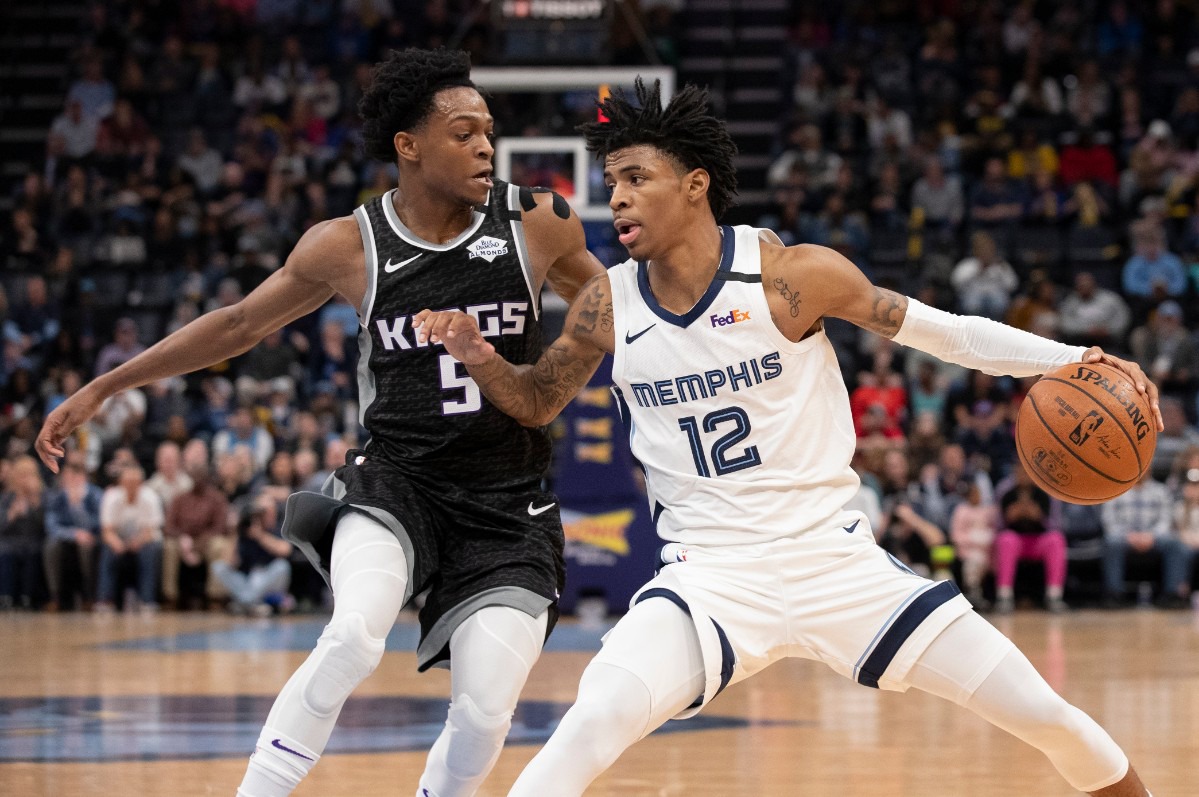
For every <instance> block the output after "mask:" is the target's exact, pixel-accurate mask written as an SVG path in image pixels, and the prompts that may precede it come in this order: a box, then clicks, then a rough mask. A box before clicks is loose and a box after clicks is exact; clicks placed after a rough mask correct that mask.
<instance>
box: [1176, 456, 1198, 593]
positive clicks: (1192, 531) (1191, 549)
mask: <svg viewBox="0 0 1199 797" xmlns="http://www.w3.org/2000/svg"><path fill="white" fill-rule="evenodd" d="M1174 531H1175V533H1176V534H1177V535H1178V540H1179V542H1181V543H1182V547H1183V549H1184V554H1185V557H1186V560H1187V563H1186V583H1185V585H1184V586H1183V587H1182V588H1180V589H1179V593H1178V594H1179V597H1182V598H1185V599H1187V600H1190V599H1192V593H1193V592H1194V589H1195V587H1196V583H1195V575H1194V572H1195V567H1194V563H1195V561H1196V559H1197V558H1199V468H1188V469H1187V471H1186V472H1185V473H1184V474H1183V478H1182V485H1181V489H1180V491H1179V496H1178V498H1176V499H1175V501H1174Z"/></svg>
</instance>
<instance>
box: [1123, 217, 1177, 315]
mask: <svg viewBox="0 0 1199 797" xmlns="http://www.w3.org/2000/svg"><path fill="white" fill-rule="evenodd" d="M1132 244H1133V255H1132V257H1130V258H1129V259H1128V262H1127V263H1125V264H1124V276H1123V286H1124V293H1125V295H1126V296H1129V297H1132V298H1134V299H1139V300H1141V301H1142V302H1149V301H1161V300H1162V299H1167V298H1175V299H1177V298H1180V297H1181V296H1182V295H1183V294H1184V293H1186V289H1187V277H1186V269H1184V268H1183V266H1182V261H1181V260H1180V259H1179V258H1178V255H1176V254H1174V253H1173V252H1169V251H1167V250H1166V233H1165V231H1164V230H1162V228H1161V227H1159V226H1155V225H1151V224H1145V223H1143V222H1138V223H1137V224H1134V225H1133V232H1132Z"/></svg>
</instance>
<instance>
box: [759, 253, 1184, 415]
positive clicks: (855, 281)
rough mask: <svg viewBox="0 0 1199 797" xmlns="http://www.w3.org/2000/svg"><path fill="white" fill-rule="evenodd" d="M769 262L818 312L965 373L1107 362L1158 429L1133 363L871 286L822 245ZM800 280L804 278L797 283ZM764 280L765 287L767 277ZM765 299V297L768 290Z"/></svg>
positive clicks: (1153, 396) (1154, 400) (1146, 387)
mask: <svg viewBox="0 0 1199 797" xmlns="http://www.w3.org/2000/svg"><path fill="white" fill-rule="evenodd" d="M764 251H765V250H764ZM771 265H772V268H771V271H772V273H773V274H775V275H776V276H775V277H774V279H776V280H779V281H782V282H786V281H787V280H788V279H789V280H790V281H791V283H793V284H795V285H800V284H805V285H811V286H812V288H811V290H812V292H813V298H814V300H815V304H816V306H817V308H819V312H820V315H829V316H833V317H835V318H843V319H845V320H846V321H849V322H851V323H853V324H856V325H858V326H860V327H862V328H863V329H868V330H870V331H871V332H875V333H877V334H879V335H882V336H883V337H886V338H891V339H893V340H894V341H895V342H896V343H901V344H903V345H905V346H911V347H912V348H915V349H919V350H920V351H923V352H927V353H929V354H931V355H933V356H934V357H939V358H940V359H942V360H945V361H946V362H951V363H955V364H957V365H961V366H964V367H966V368H975V369H977V370H980V371H984V372H986V373H989V374H994V375H996V376H998V375H1008V376H1037V375H1039V374H1043V373H1045V372H1046V371H1049V370H1051V369H1053V368H1056V367H1058V366H1060V365H1068V364H1069V363H1074V362H1092V363H1093V362H1105V363H1107V364H1109V365H1111V366H1113V367H1115V368H1117V369H1119V370H1121V371H1123V372H1124V373H1125V374H1127V375H1128V377H1129V380H1130V381H1131V382H1132V384H1134V385H1136V387H1137V390H1138V391H1139V392H1141V393H1142V394H1143V395H1145V396H1146V397H1147V398H1148V399H1149V403H1150V406H1151V407H1153V412H1154V415H1155V416H1156V417H1157V423H1158V429H1159V431H1160V430H1161V429H1162V428H1163V425H1162V419H1161V411H1160V409H1159V407H1158V391H1157V386H1156V385H1154V384H1153V382H1152V381H1151V380H1150V379H1149V378H1148V377H1147V376H1145V373H1144V371H1142V370H1141V367H1140V366H1139V365H1137V364H1136V363H1134V362H1129V361H1127V360H1122V359H1120V358H1119V357H1113V356H1112V355H1110V354H1107V353H1106V352H1104V351H1103V350H1102V349H1100V348H1099V347H1098V346H1093V347H1091V348H1089V349H1084V348H1082V347H1080V346H1067V345H1065V344H1063V343H1059V342H1057V341H1054V340H1049V339H1047V338H1042V337H1040V336H1039V335H1034V334H1032V333H1031V332H1025V331H1024V330H1021V329H1016V328H1015V327H1011V326H1008V325H1007V324H1001V323H999V322H998V321H992V320H991V319H989V318H979V317H977V316H959V315H954V314H952V313H947V312H945V311H943V310H938V309H936V308H935V307H929V306H928V305H925V304H923V303H921V302H919V301H917V300H915V299H911V298H908V297H906V296H903V295H902V294H899V293H896V292H895V291H892V290H888V289H886V288H880V287H878V286H876V285H874V284H872V283H871V282H870V280H868V279H867V278H866V275H864V274H863V273H862V272H861V271H860V270H859V269H858V267H857V266H855V265H854V264H853V263H852V262H850V261H849V260H848V259H847V258H845V257H844V256H843V255H841V254H839V253H838V252H835V251H833V250H831V249H827V248H825V247H822V246H810V245H805V246H795V247H790V248H788V249H785V250H781V252H775V253H774V257H773V258H771ZM801 275H803V276H804V277H805V278H804V279H802V280H801V278H800V277H801ZM763 281H764V282H767V280H766V279H765V274H764V280H763ZM767 284H768V285H769V284H770V283H769V282H767ZM767 298H768V299H771V296H770V294H769V292H768V293H767ZM776 303H777V301H776ZM801 306H802V305H801ZM809 312H812V310H809ZM777 315H780V314H777V313H776V316H777ZM784 331H785V330H784Z"/></svg>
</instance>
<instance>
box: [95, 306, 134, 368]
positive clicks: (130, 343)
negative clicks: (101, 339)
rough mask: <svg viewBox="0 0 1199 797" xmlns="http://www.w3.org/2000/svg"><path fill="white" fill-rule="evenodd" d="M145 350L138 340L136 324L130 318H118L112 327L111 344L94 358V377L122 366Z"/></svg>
mask: <svg viewBox="0 0 1199 797" xmlns="http://www.w3.org/2000/svg"><path fill="white" fill-rule="evenodd" d="M145 350H146V347H145V346H143V345H142V343H141V341H139V340H138V328H137V322H136V321H134V320H133V319H132V318H118V319H117V323H116V325H115V326H114V327H113V342H112V343H109V344H107V345H106V346H104V348H102V349H100V353H99V355H97V357H96V372H95V373H96V376H100V375H101V374H106V373H108V372H109V371H111V370H112V369H113V368H116V367H117V366H118V365H124V364H125V363H126V362H128V361H129V360H132V359H133V358H134V357H136V356H137V355H139V354H141V353H142V352H143V351H145Z"/></svg>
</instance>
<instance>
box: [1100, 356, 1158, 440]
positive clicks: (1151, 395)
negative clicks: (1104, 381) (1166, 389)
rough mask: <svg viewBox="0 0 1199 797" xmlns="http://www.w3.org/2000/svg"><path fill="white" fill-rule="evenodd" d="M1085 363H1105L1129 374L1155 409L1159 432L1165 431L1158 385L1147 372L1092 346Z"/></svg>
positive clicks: (1154, 414) (1154, 415)
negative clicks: (1146, 374)
mask: <svg viewBox="0 0 1199 797" xmlns="http://www.w3.org/2000/svg"><path fill="white" fill-rule="evenodd" d="M1082 361H1083V362H1084V363H1105V364H1107V365H1110V366H1111V367H1112V368H1116V369H1118V370H1120V371H1123V372H1124V373H1126V374H1128V378H1129V379H1130V380H1131V381H1132V383H1133V384H1134V385H1136V388H1137V392H1139V393H1140V394H1141V395H1143V396H1145V397H1146V398H1147V399H1149V406H1150V407H1152V408H1153V417H1154V418H1156V419H1157V431H1159V432H1161V431H1163V430H1165V428H1166V425H1165V423H1163V422H1162V409H1161V405H1160V404H1159V403H1158V393H1157V385H1155V384H1153V380H1151V379H1150V378H1149V377H1147V376H1145V372H1144V371H1142V370H1141V366H1139V365H1137V364H1136V363H1134V362H1130V361H1129V360H1121V359H1120V358H1119V357H1113V356H1112V355H1110V354H1108V353H1107V352H1105V351H1104V350H1103V349H1101V348H1100V347H1098V346H1092V347H1091V348H1089V349H1087V350H1086V352H1085V353H1084V354H1083V355H1082Z"/></svg>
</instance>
